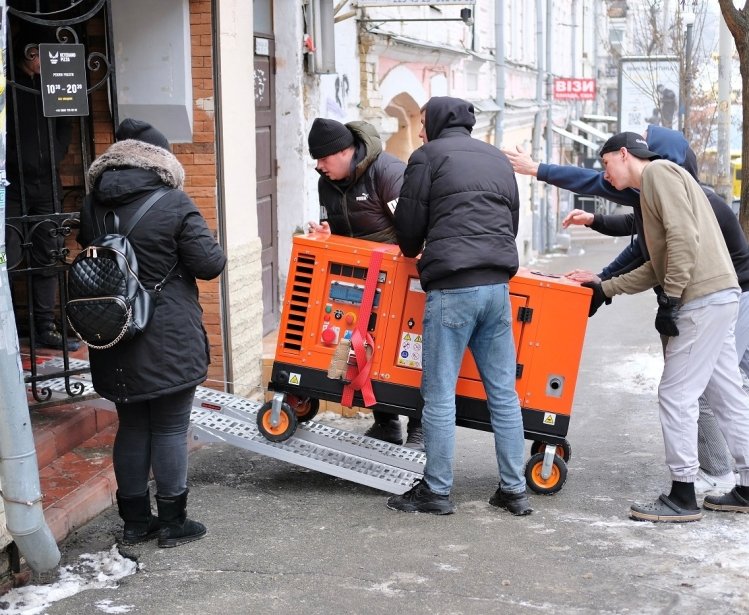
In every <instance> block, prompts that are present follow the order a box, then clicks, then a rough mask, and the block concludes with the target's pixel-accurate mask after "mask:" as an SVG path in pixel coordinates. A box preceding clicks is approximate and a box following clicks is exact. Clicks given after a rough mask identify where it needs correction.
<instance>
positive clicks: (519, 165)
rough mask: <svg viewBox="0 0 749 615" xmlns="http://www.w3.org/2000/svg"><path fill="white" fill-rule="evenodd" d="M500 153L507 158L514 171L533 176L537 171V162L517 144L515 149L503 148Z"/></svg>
mask: <svg viewBox="0 0 749 615" xmlns="http://www.w3.org/2000/svg"><path fill="white" fill-rule="evenodd" d="M502 153H503V154H504V155H505V156H507V158H508V159H509V161H510V164H511V165H512V170H513V171H515V173H520V175H532V176H533V177H535V176H536V173H538V163H537V162H536V161H535V160H533V158H531V156H530V154H528V153H527V152H526V151H525V150H524V149H523V148H522V147H520V146H519V145H516V146H515V149H503V150H502Z"/></svg>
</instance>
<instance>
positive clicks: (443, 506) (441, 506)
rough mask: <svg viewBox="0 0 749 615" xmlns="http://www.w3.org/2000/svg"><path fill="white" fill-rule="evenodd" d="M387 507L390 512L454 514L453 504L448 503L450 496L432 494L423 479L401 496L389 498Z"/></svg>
mask: <svg viewBox="0 0 749 615" xmlns="http://www.w3.org/2000/svg"><path fill="white" fill-rule="evenodd" d="M387 507H388V508H390V509H391V510H401V511H403V512H423V513H429V514H431V515H450V514H452V513H454V512H455V504H453V503H452V502H451V501H450V496H449V495H438V494H436V493H434V491H432V490H431V489H430V488H429V487H427V484H426V481H425V480H424V479H423V478H422V479H421V480H420V481H419V482H418V483H416V484H415V485H414V486H413V487H411V489H409V490H408V491H406V493H404V494H403V495H393V496H391V497H389V498H388V502H387Z"/></svg>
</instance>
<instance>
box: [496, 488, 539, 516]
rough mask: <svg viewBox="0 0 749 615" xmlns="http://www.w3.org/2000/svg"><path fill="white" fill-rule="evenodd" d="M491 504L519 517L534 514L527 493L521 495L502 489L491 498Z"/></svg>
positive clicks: (523, 492)
mask: <svg viewBox="0 0 749 615" xmlns="http://www.w3.org/2000/svg"><path fill="white" fill-rule="evenodd" d="M489 504H491V505H492V506H496V507H497V508H504V509H506V510H509V511H510V512H511V513H512V514H513V515H516V516H518V517H521V516H523V515H530V514H531V513H532V512H533V509H532V508H531V503H530V502H529V501H528V495H527V494H526V492H525V491H522V492H521V493H508V492H507V491H502V489H497V490H496V491H495V492H494V495H493V496H492V497H490V498H489Z"/></svg>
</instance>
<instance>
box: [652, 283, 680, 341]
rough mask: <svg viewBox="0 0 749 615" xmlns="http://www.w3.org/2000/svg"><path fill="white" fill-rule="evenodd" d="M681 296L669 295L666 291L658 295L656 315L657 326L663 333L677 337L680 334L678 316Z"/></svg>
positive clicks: (659, 331)
mask: <svg viewBox="0 0 749 615" xmlns="http://www.w3.org/2000/svg"><path fill="white" fill-rule="evenodd" d="M680 303H681V299H679V297H669V296H668V295H667V294H666V293H660V294H659V295H658V313H657V314H656V315H655V328H656V330H657V331H658V333H660V334H661V335H665V336H666V337H675V336H677V335H679V327H677V326H676V316H677V314H678V312H679V304H680Z"/></svg>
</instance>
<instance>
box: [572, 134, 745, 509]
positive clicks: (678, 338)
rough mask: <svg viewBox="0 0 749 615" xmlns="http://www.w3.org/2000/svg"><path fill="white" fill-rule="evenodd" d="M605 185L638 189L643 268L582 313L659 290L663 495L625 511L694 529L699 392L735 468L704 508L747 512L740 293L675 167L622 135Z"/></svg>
mask: <svg viewBox="0 0 749 615" xmlns="http://www.w3.org/2000/svg"><path fill="white" fill-rule="evenodd" d="M600 155H601V158H602V160H603V166H604V168H605V169H606V174H605V179H606V180H608V181H609V182H610V183H611V184H612V185H613V186H614V187H615V188H616V189H618V190H623V189H625V188H636V189H638V190H640V207H641V208H642V217H643V226H644V230H645V240H646V244H647V248H648V252H649V253H650V261H648V262H646V263H645V264H643V265H642V266H640V267H639V268H637V269H635V270H634V271H631V272H629V273H626V274H623V275H621V276H618V277H614V278H611V279H610V280H606V281H604V282H602V283H596V282H586V283H585V284H583V285H584V286H588V287H590V288H592V289H593V298H592V304H591V309H597V308H598V307H599V306H600V305H601V304H602V303H603V302H604V301H607V300H608V299H609V298H610V297H613V296H614V295H617V294H622V293H625V294H635V293H639V292H642V291H644V290H649V289H651V288H653V287H654V286H656V285H658V286H660V287H661V289H662V292H661V293H660V294H659V296H658V306H659V307H658V312H657V314H656V317H655V328H656V329H657V330H658V332H659V333H661V334H662V335H665V336H668V337H669V341H668V345H667V346H666V351H665V362H664V368H663V375H662V376H661V381H660V385H659V387H658V402H659V408H660V418H661V427H662V429H663V440H664V444H665V448H666V464H667V465H668V468H669V470H670V473H671V480H672V483H671V492H670V493H669V495H665V494H662V495H661V496H660V497H659V498H658V499H657V500H656V501H655V502H652V503H650V504H644V505H643V504H633V505H632V507H631V510H630V516H631V517H632V518H634V519H638V520H645V521H666V522H681V521H697V520H699V519H701V518H702V512H701V511H700V509H699V508H698V506H697V501H696V497H695V492H694V480H695V477H696V476H697V470H698V468H699V462H698V460H697V417H698V415H699V408H698V398H699V396H700V395H701V394H702V392H703V391H704V392H705V395H706V397H707V399H708V402H709V403H710V405H711V407H712V408H713V409H714V411H715V416H716V417H717V419H718V423H719V425H720V428H721V431H722V432H723V435H724V437H725V439H726V442H727V444H728V448H729V450H730V451H731V454H732V455H733V457H734V459H735V460H736V465H737V468H738V470H739V484H738V486H737V487H735V488H734V489H733V490H732V491H731V492H730V493H727V494H725V495H721V496H711V495H708V496H706V497H705V500H704V507H705V508H707V509H710V510H721V511H735V512H749V396H747V394H746V393H745V392H744V391H743V389H742V388H741V374H740V373H739V369H738V359H737V357H736V348H735V340H734V325H735V323H736V315H737V310H738V300H739V295H740V288H739V285H738V283H737V280H736V273H735V271H734V268H733V265H732V263H731V258H730V255H729V253H728V249H727V248H726V245H725V242H724V241H723V238H722V235H721V232H720V228H719V227H718V223H717V220H716V219H715V215H714V213H713V211H712V209H711V207H710V204H709V202H708V200H707V197H705V194H704V192H703V191H702V189H701V188H700V186H699V184H697V182H696V181H695V180H694V179H693V178H692V177H691V176H690V175H689V173H687V172H686V171H685V170H684V169H682V168H681V167H679V166H678V165H676V164H674V163H672V162H669V161H667V160H657V159H658V158H660V157H659V156H658V154H655V153H654V152H651V151H650V150H649V149H648V146H647V143H646V141H645V140H644V139H643V138H642V137H641V136H640V135H638V134H636V133H633V132H624V133H620V134H617V135H614V136H613V137H611V138H610V139H609V140H608V141H607V142H606V143H605V144H604V146H603V147H602V148H601V152H600Z"/></svg>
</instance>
